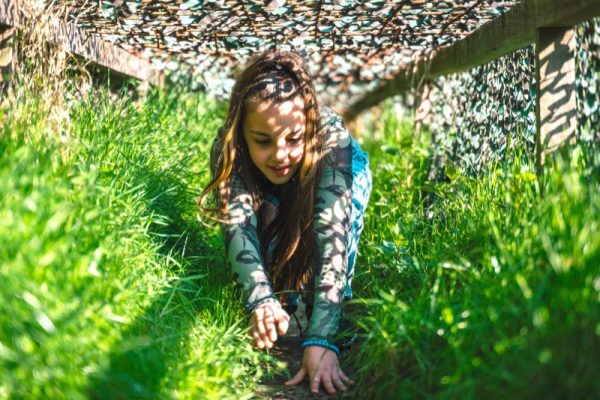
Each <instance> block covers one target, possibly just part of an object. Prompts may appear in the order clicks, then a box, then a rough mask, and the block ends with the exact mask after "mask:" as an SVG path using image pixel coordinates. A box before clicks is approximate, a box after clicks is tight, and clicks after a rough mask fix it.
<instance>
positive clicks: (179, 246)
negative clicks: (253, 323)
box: [0, 90, 267, 399]
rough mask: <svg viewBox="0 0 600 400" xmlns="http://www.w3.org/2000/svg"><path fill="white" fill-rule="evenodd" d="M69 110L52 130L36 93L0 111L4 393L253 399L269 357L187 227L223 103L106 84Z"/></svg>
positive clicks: (209, 249)
mask: <svg viewBox="0 0 600 400" xmlns="http://www.w3.org/2000/svg"><path fill="white" fill-rule="evenodd" d="M67 111H68V113H69V116H70V118H69V119H70V123H69V125H68V126H64V131H63V132H56V131H50V129H49V126H50V125H49V124H47V123H46V122H47V118H49V115H48V113H47V112H46V111H44V107H43V104H42V105H40V104H39V102H38V99H36V98H35V96H30V97H27V98H21V99H20V100H19V101H18V102H16V103H14V104H11V105H10V106H7V107H6V108H5V109H3V110H2V114H3V115H2V116H3V118H4V124H3V126H2V128H1V130H0V192H1V193H2V196H1V198H0V241H1V242H2V246H0V398H2V397H11V398H12V397H33V398H69V399H75V398H89V397H90V396H91V397H93V398H110V399H114V398H131V397H147V398H157V397H158V398H161V397H162V398H191V397H194V398H216V399H221V398H228V397H233V396H234V395H235V396H237V397H240V398H244V397H247V396H250V394H251V393H252V387H253V384H254V382H255V380H256V378H257V377H258V376H260V375H261V373H262V372H261V371H262V369H261V368H262V366H264V365H266V364H265V363H266V362H267V359H266V358H265V357H264V356H262V355H261V354H260V353H258V352H256V351H253V350H252V349H251V348H250V344H249V341H248V340H247V339H246V337H245V329H246V327H245V326H243V324H240V321H243V317H242V315H243V314H242V312H241V311H240V307H239V306H238V303H239V302H238V301H237V298H236V296H235V294H234V293H233V291H232V287H231V285H230V277H229V272H228V271H226V270H225V269H224V262H223V258H222V245H221V239H220V236H219V231H218V229H217V227H213V228H207V227H203V226H201V225H199V224H198V222H197V220H196V207H195V201H196V197H197V194H198V193H199V190H200V189H201V187H202V184H203V183H204V182H205V181H206V179H207V177H208V172H207V171H208V165H207V163H208V157H207V155H208V148H209V145H210V143H209V142H210V141H211V140H212V137H213V136H214V133H215V132H216V129H217V128H218V126H219V123H220V121H221V119H222V109H221V108H220V106H218V105H216V104H214V103H212V102H210V101H208V100H205V99H204V98H203V97H201V96H193V95H188V94H185V93H178V92H173V93H170V94H165V93H160V92H156V93H152V94H151V95H150V96H149V97H148V98H147V99H146V100H144V101H141V102H140V103H138V104H133V103H131V102H127V101H121V102H115V101H113V100H112V99H111V98H110V97H109V96H108V94H106V93H105V92H104V91H102V90H99V91H98V92H97V93H96V94H94V95H91V96H89V97H88V98H86V99H83V100H82V101H81V102H78V103H73V104H70V105H69V109H68V110H67ZM67 132H68V135H67V134H66V133H67ZM65 138H68V139H67V140H65Z"/></svg>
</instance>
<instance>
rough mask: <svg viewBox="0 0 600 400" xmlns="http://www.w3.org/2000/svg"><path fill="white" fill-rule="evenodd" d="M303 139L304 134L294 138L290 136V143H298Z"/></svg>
mask: <svg viewBox="0 0 600 400" xmlns="http://www.w3.org/2000/svg"><path fill="white" fill-rule="evenodd" d="M302 139H303V138H302V136H297V137H294V138H289V139H288V142H289V143H290V144H298V143H300V142H301V141H302Z"/></svg>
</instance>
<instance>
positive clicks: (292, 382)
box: [285, 367, 306, 386]
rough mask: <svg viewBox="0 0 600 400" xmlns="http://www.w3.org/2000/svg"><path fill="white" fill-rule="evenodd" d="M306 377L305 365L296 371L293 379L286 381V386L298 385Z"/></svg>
mask: <svg viewBox="0 0 600 400" xmlns="http://www.w3.org/2000/svg"><path fill="white" fill-rule="evenodd" d="M305 377H306V370H305V369H304V367H302V368H300V371H298V372H296V375H294V377H293V378H292V379H290V380H289V381H287V382H285V385H286V386H294V385H297V384H299V383H300V382H302V381H303V380H304V378H305Z"/></svg>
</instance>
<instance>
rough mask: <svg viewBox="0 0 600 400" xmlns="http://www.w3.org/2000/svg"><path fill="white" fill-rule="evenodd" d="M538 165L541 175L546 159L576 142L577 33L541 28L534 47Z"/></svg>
mask: <svg viewBox="0 0 600 400" xmlns="http://www.w3.org/2000/svg"><path fill="white" fill-rule="evenodd" d="M535 56H536V60H535V72H536V89H537V91H536V92H537V96H536V106H537V107H536V119H537V121H536V122H537V124H536V125H537V126H536V138H535V139H536V140H535V142H536V161H537V166H538V171H541V166H542V165H543V163H544V158H545V157H546V155H547V154H548V153H550V152H552V151H554V150H555V149H557V148H558V147H559V146H560V145H561V144H563V143H565V142H571V143H574V142H575V131H576V129H577V108H576V107H577V106H576V96H577V87H576V85H575V75H576V63H575V30H574V29H573V28H571V27H569V28H539V29H538V30H537V35H536V43H535Z"/></svg>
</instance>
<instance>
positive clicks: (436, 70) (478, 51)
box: [344, 0, 600, 121]
mask: <svg viewBox="0 0 600 400" xmlns="http://www.w3.org/2000/svg"><path fill="white" fill-rule="evenodd" d="M596 16H600V0H569V1H568V2H564V0H523V1H521V2H520V3H519V4H517V5H515V6H514V7H512V8H511V9H510V10H508V11H507V12H506V13H504V14H503V15H501V16H499V17H498V18H495V19H493V20H492V21H490V22H488V23H486V24H484V25H482V26H481V27H480V28H479V29H477V30H475V31H474V32H473V33H471V34H470V35H468V36H466V37H465V38H463V39H460V40H458V41H456V42H454V43H453V44H451V45H449V46H446V47H443V48H440V49H438V50H435V51H433V52H432V53H431V54H429V55H428V56H427V57H423V58H420V59H419V60H417V61H415V62H414V63H413V64H410V65H409V66H407V67H406V68H405V69H404V70H402V71H400V72H399V73H398V74H397V75H396V77H395V78H394V79H392V80H389V81H387V82H385V83H384V84H383V86H381V87H379V88H377V89H376V90H375V91H373V92H371V93H368V94H366V95H365V96H363V97H362V98H361V99H359V100H358V101H357V102H355V103H354V104H352V105H351V106H350V107H349V108H348V109H347V111H346V112H345V113H344V119H345V120H346V121H350V120H352V119H353V118H355V117H356V116H357V115H358V114H359V113H360V112H362V111H364V110H366V109H367V108H370V107H372V106H374V105H376V104H378V103H380V102H381V101H383V100H385V99H387V98H388V97H392V96H395V95H397V94H400V93H402V92H404V91H406V90H409V89H412V88H413V87H415V85H416V84H417V83H419V82H420V81H421V80H423V79H429V80H431V79H435V78H437V77H439V76H443V75H447V74H451V73H456V72H462V71H468V70H470V69H471V68H474V67H477V66H479V65H483V64H486V63H488V62H490V61H493V60H495V59H497V58H499V57H502V56H504V55H507V54H510V53H512V52H514V51H516V50H519V49H521V48H524V47H526V46H528V45H529V44H532V43H535V41H536V34H537V28H544V27H553V26H559V25H560V26H562V25H563V24H564V23H565V22H566V23H568V24H567V25H568V26H571V25H574V24H576V23H579V22H583V21H586V20H588V19H591V18H593V17H596Z"/></svg>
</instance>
